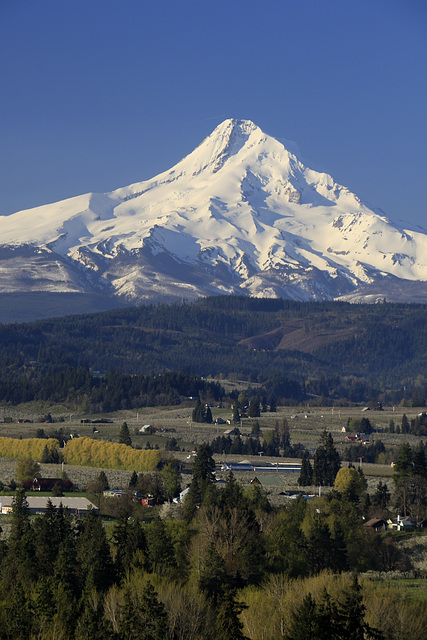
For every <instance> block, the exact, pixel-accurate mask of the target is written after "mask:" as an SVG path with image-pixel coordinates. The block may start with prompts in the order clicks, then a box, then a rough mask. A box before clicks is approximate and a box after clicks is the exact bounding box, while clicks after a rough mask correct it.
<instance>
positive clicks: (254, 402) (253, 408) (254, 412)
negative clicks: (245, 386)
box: [248, 395, 261, 418]
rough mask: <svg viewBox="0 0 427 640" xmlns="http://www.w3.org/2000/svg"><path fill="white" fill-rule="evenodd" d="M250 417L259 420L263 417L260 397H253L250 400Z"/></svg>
mask: <svg viewBox="0 0 427 640" xmlns="http://www.w3.org/2000/svg"><path fill="white" fill-rule="evenodd" d="M248 415H249V417H250V418H259V417H260V415H261V405H260V400H259V396H257V395H256V396H253V397H252V398H251V399H250V400H249V409H248Z"/></svg>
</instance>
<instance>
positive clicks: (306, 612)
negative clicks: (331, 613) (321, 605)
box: [283, 593, 332, 640]
mask: <svg viewBox="0 0 427 640" xmlns="http://www.w3.org/2000/svg"><path fill="white" fill-rule="evenodd" d="M320 633H321V630H320V626H319V616H318V611H317V605H316V602H315V601H314V599H313V597H312V595H311V593H309V594H308V595H307V596H305V598H304V600H303V601H302V604H301V605H300V607H298V609H294V610H293V611H292V614H291V618H290V622H289V623H288V626H287V629H286V632H285V633H284V635H283V640H314V639H316V640H318V638H320ZM331 640H332V639H331Z"/></svg>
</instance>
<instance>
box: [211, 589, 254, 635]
mask: <svg viewBox="0 0 427 640" xmlns="http://www.w3.org/2000/svg"><path fill="white" fill-rule="evenodd" d="M245 608H246V607H245V605H243V604H242V603H241V602H239V601H238V600H237V598H236V592H235V591H234V590H231V589H226V590H225V592H224V595H223V596H222V598H221V599H220V602H219V605H218V609H217V614H216V625H215V628H216V633H215V640H247V636H245V635H244V633H243V622H242V621H241V620H240V618H239V616H240V614H241V613H242V611H243V609H245Z"/></svg>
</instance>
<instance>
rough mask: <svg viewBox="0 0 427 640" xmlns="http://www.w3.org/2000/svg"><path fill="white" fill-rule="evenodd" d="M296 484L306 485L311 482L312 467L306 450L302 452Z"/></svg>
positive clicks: (309, 484)
mask: <svg viewBox="0 0 427 640" xmlns="http://www.w3.org/2000/svg"><path fill="white" fill-rule="evenodd" d="M298 484H299V485H300V487H308V486H311V485H312V484H313V467H312V466H311V462H310V455H309V453H308V452H306V453H304V455H303V457H302V460H301V472H300V474H299V478H298Z"/></svg>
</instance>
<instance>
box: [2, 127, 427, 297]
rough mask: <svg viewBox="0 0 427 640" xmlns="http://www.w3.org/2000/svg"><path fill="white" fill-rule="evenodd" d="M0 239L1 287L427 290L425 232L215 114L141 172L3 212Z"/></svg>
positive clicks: (146, 292)
mask: <svg viewBox="0 0 427 640" xmlns="http://www.w3.org/2000/svg"><path fill="white" fill-rule="evenodd" d="M0 238H2V244H3V246H0V293H1V292H2V291H3V292H4V291H11V292H12V291H26V290H31V289H32V290H39V291H70V290H73V291H74V290H81V291H86V290H87V289H88V288H89V289H90V290H92V291H96V292H99V291H101V292H102V293H105V292H107V294H108V295H109V296H117V298H118V299H119V300H123V299H126V300H128V301H131V302H136V303H137V302H142V301H144V300H148V301H155V300H171V299H176V298H178V299H181V298H182V297H185V298H188V299H191V298H194V297H197V296H200V295H211V294H214V293H240V294H242V293H243V294H249V295H253V296H262V297H267V296H269V297H275V296H281V297H285V298H292V299H299V300H310V299H315V300H324V299H331V298H336V297H339V296H343V295H347V294H348V295H353V293H354V292H355V291H356V290H358V289H360V287H361V285H363V287H364V293H363V296H364V297H365V298H366V297H367V296H368V293H367V292H366V287H371V288H372V286H373V285H374V284H375V285H376V286H377V287H378V290H380V291H381V292H382V293H383V294H384V295H383V297H385V296H386V289H387V290H389V291H390V290H391V289H390V287H391V284H393V286H394V288H395V290H396V286H397V285H396V283H397V282H398V283H402V282H404V283H406V284H405V286H404V287H403V285H402V287H403V289H405V290H407V291H408V290H409V289H408V286H406V285H407V283H408V282H412V283H417V282H418V283H419V286H420V288H421V289H422V290H423V291H424V292H425V293H424V294H423V295H424V296H425V299H427V285H426V280H427V258H426V256H427V235H426V234H425V233H422V232H420V231H419V232H415V231H413V232H412V231H410V230H404V229H403V228H397V227H395V226H393V225H392V224H391V223H390V222H389V221H388V220H387V218H386V217H384V216H379V215H377V214H376V213H375V212H374V211H372V210H371V209H369V208H368V207H367V206H365V205H364V204H363V203H362V202H361V201H360V200H359V199H358V198H357V196H355V195H354V194H352V193H351V192H350V191H349V190H348V189H346V188H345V187H343V186H341V185H339V184H337V183H335V181H334V180H333V178H332V177H331V176H329V175H327V174H324V173H318V172H316V171H313V170H311V169H309V168H306V167H304V166H303V165H302V163H300V162H299V161H298V159H297V158H296V157H295V156H294V155H292V154H291V153H289V152H288V151H287V150H286V149H285V147H284V146H283V144H282V143H281V142H279V141H277V140H276V139H275V138H273V137H271V136H269V135H267V134H265V133H263V132H262V131H261V129H260V128H259V127H257V126H256V125H255V124H254V123H253V122H252V121H251V120H244V119H242V120H240V119H235V118H229V119H227V120H225V121H224V122H222V123H221V124H219V125H218V126H217V127H216V128H215V129H214V131H212V133H211V134H210V135H209V136H208V137H207V138H206V139H205V140H203V141H202V142H201V144H200V145H199V146H198V147H197V148H196V149H195V150H194V151H192V152H191V153H190V154H189V155H187V156H186V157H185V158H183V159H182V160H181V161H180V162H178V163H177V164H176V165H175V166H173V167H171V168H170V169H169V170H167V171H165V172H164V173H162V174H160V175H157V176H155V177H153V178H152V179H150V180H146V181H144V182H140V183H135V184H133V185H129V186H127V187H123V188H121V189H117V190H116V191H114V192H111V193H107V194H96V195H94V194H86V195H85V196H78V197H76V198H72V199H69V200H65V201H63V202H58V203H54V204H51V205H46V206H44V207H38V208H36V209H33V210H28V211H21V212H18V213H16V214H12V215H10V216H7V217H0ZM12 248H13V251H12ZM2 256H3V258H2ZM28 274H30V275H28ZM30 276H31V277H30ZM390 283H391V284H390ZM25 287H26V288H25ZM399 287H400V284H399ZM399 287H397V288H399ZM375 295H377V294H376V293H375ZM393 295H394V299H396V295H395V294H393ZM399 295H400V294H399ZM417 296H419V294H418V293H417Z"/></svg>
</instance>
